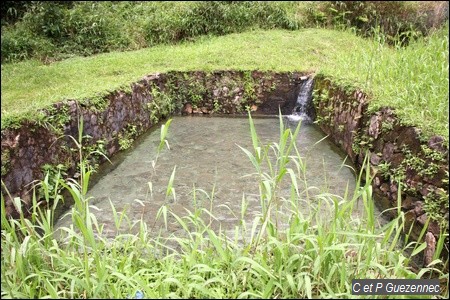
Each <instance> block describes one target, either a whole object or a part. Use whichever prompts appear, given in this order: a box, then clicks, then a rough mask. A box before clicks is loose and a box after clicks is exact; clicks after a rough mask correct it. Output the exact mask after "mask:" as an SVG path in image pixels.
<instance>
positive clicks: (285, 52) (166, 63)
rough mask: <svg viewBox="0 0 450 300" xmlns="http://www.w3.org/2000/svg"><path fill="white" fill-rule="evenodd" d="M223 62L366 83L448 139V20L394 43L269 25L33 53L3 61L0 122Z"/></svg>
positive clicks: (375, 99)
mask: <svg viewBox="0 0 450 300" xmlns="http://www.w3.org/2000/svg"><path fill="white" fill-rule="evenodd" d="M379 37H380V39H381V37H382V35H379ZM218 69H237V70H256V69H258V70H275V71H295V70H303V71H305V70H310V71H316V72H319V73H321V74H324V75H325V76H329V77H332V78H333V81H335V82H340V83H341V84H345V85H350V86H352V87H362V88H364V90H365V91H366V92H367V93H369V94H370V95H371V97H372V102H371V104H370V107H371V108H372V109H377V108H379V107H380V106H385V105H387V106H392V107H394V108H396V112H397V113H398V114H399V116H400V117H401V119H402V120H403V121H404V122H405V123H406V124H413V125H417V126H419V127H420V128H421V129H422V130H423V132H424V135H425V136H429V135H432V134H440V135H442V136H444V137H445V139H446V143H448V101H447V99H448V25H446V26H445V27H443V28H442V29H441V30H439V31H437V32H435V33H434V34H432V35H430V36H429V37H427V38H423V39H420V40H418V41H417V42H414V43H412V44H411V45H410V46H408V47H406V48H397V49H393V48H391V47H389V46H387V45H385V44H384V43H383V41H382V40H381V41H377V40H367V39H362V38H358V37H356V36H355V35H354V34H352V33H351V32H345V31H344V32H343V31H335V30H326V29H302V30H298V31H282V30H271V31H251V32H245V33H240V34H230V35H226V36H223V37H213V38H206V37H205V38H202V39H199V40H197V41H196V42H192V43H191V42H189V43H184V44H181V45H177V46H156V47H152V48H148V49H142V50H138V51H132V52H116V53H109V54H101V55H96V56H92V57H88V58H81V57H77V58H72V59H67V60H64V61H61V62H57V63H54V64H51V65H44V64H42V63H39V62H38V61H34V60H31V61H26V62H21V63H15V64H5V65H2V128H4V127H5V126H9V124H11V123H15V122H17V120H16V119H17V118H25V117H27V116H26V114H33V113H35V111H36V110H37V109H39V108H42V107H45V106H46V105H48V104H50V103H53V102H56V101H60V100H62V99H83V98H91V97H93V96H94V95H95V94H101V93H105V92H107V91H111V90H114V89H118V88H120V87H121V86H125V85H127V84H129V83H131V82H133V81H136V80H138V79H139V78H141V77H142V76H144V75H145V74H149V73H153V72H165V71H169V70H180V71H187V70H206V71H209V70H218ZM31 99H32V101H30V100H31ZM25 103H26V104H25ZM417 107H424V108H426V109H421V110H418V109H417Z"/></svg>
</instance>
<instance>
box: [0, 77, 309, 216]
mask: <svg viewBox="0 0 450 300" xmlns="http://www.w3.org/2000/svg"><path fill="white" fill-rule="evenodd" d="M302 76H305V74H304V73H274V72H260V71H216V72H200V71H196V72H168V73H165V74H153V75H149V76H146V77H144V78H142V79H141V80H139V81H138V82H135V83H133V84H131V86H130V88H129V89H122V90H118V91H114V92H111V93H109V94H107V95H104V96H99V97H95V98H92V99H85V100H83V101H76V100H68V101H63V102H59V103H55V104H54V105H52V106H50V107H48V108H47V109H44V110H42V111H41V112H40V114H41V117H40V118H39V121H29V120H28V121H23V122H22V123H21V124H19V126H15V127H14V128H8V129H5V130H2V132H1V139H2V142H1V149H2V180H3V182H4V185H2V193H3V195H4V196H5V199H6V201H5V202H6V203H5V204H6V210H7V213H8V214H9V215H11V216H13V217H17V215H18V214H17V211H16V210H15V208H14V206H13V201H11V198H13V197H16V196H18V197H21V199H22V200H23V202H24V204H25V205H26V206H29V204H30V202H31V195H32V194H31V190H32V186H33V185H32V184H30V183H31V182H32V181H34V180H41V179H43V176H44V172H43V168H46V169H47V170H50V171H51V172H57V170H58V168H59V170H61V171H63V172H64V173H65V177H75V178H76V177H77V176H78V171H77V162H78V161H79V151H78V147H77V144H76V143H75V141H74V139H75V140H76V141H77V142H79V139H78V136H79V132H78V128H79V126H78V124H79V122H80V120H81V118H80V117H82V120H83V126H82V128H83V131H82V135H83V136H84V138H83V139H82V144H83V149H82V152H83V153H84V157H88V153H91V152H92V151H99V152H102V153H104V154H105V155H106V156H108V157H111V156H112V155H114V154H115V153H117V152H118V151H120V150H121V149H126V148H128V147H130V146H131V145H132V142H133V140H134V139H135V138H136V137H137V136H139V135H141V134H142V133H143V132H145V131H146V130H148V129H149V128H150V127H152V126H153V125H154V124H156V123H157V122H158V121H159V120H160V119H162V118H164V117H167V116H169V115H171V114H173V113H182V114H190V113H192V114H246V113H247V109H250V110H251V111H252V112H253V113H254V114H258V113H259V114H275V115H278V107H280V108H281V111H282V113H283V114H289V113H290V112H291V111H292V109H293V107H294V105H295V101H296V96H297V94H298V87H299V85H300V82H301V79H305V78H302ZM69 136H72V137H73V138H74V139H72V138H70V137H69ZM89 158H90V160H91V163H93V164H95V163H100V162H102V161H103V160H104V158H103V157H102V156H101V155H98V154H97V155H90V156H89ZM5 187H6V189H7V190H6V189H5Z"/></svg>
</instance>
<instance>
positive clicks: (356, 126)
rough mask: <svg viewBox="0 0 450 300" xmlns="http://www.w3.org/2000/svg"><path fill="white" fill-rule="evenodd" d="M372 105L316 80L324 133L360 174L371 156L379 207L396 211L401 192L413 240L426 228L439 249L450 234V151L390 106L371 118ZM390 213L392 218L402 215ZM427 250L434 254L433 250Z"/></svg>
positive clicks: (356, 92)
mask: <svg viewBox="0 0 450 300" xmlns="http://www.w3.org/2000/svg"><path fill="white" fill-rule="evenodd" d="M367 102H368V99H367V96H366V95H365V94H364V93H363V92H361V91H359V90H354V89H352V88H345V87H342V86H338V85H336V84H333V83H332V81H331V80H330V79H327V78H324V77H323V76H316V77H315V92H314V103H315V106H316V111H317V116H318V117H317V119H316V122H317V123H318V124H319V126H320V128H321V129H322V130H323V131H324V132H325V133H327V134H328V135H329V137H330V139H332V140H333V141H334V143H336V144H337V145H339V146H340V147H341V149H343V150H344V151H345V152H346V153H347V155H348V156H349V157H350V158H351V159H352V160H353V162H354V163H355V164H356V166H357V167H358V168H359V169H361V168H362V166H363V163H364V159H365V157H366V154H367V155H368V156H367V157H368V159H369V163H370V170H371V176H372V177H373V180H372V182H371V184H372V187H373V192H374V194H375V201H376V202H377V205H378V207H380V208H381V209H382V210H384V209H388V208H393V207H397V199H398V194H399V193H400V195H401V210H402V211H404V212H405V217H406V221H407V225H406V230H407V231H408V230H409V229H410V227H411V225H412V224H414V226H413V227H412V232H411V235H412V238H413V239H414V240H417V239H418V238H419V235H420V232H421V231H422V229H423V227H424V226H426V227H427V228H426V234H425V235H424V237H426V239H427V243H428V247H429V248H430V247H434V246H433V245H435V243H436V240H437V239H438V238H439V234H440V230H445V231H446V232H447V233H448V147H446V146H445V145H444V144H443V138H442V137H440V136H433V137H431V138H428V139H426V138H424V137H423V136H422V135H421V131H420V129H419V128H416V127H413V126H406V125H403V124H402V123H401V120H400V119H399V118H398V117H397V116H396V115H395V111H394V110H392V109H390V108H388V107H385V108H382V109H380V110H379V111H376V112H373V113H369V112H368V110H367ZM399 184H401V186H400V192H399ZM388 213H389V214H390V216H392V217H393V216H395V215H396V213H397V211H396V210H392V209H391V210H389V212H388ZM427 250H430V251H429V253H433V251H432V250H433V249H427ZM427 259H428V260H430V259H431V258H430V257H428V258H427V257H425V260H427Z"/></svg>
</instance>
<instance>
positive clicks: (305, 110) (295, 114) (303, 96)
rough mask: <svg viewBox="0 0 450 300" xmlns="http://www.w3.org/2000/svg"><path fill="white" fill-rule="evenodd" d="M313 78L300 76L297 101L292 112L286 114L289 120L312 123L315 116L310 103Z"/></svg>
mask: <svg viewBox="0 0 450 300" xmlns="http://www.w3.org/2000/svg"><path fill="white" fill-rule="evenodd" d="M313 85H314V79H313V78H312V77H302V78H301V83H300V91H299V93H298V96H297V102H296V103H295V107H294V109H293V110H292V113H291V114H290V115H289V116H287V118H288V119H289V121H293V122H299V121H302V122H303V123H312V122H313V120H314V118H315V112H314V105H313V103H312V92H313Z"/></svg>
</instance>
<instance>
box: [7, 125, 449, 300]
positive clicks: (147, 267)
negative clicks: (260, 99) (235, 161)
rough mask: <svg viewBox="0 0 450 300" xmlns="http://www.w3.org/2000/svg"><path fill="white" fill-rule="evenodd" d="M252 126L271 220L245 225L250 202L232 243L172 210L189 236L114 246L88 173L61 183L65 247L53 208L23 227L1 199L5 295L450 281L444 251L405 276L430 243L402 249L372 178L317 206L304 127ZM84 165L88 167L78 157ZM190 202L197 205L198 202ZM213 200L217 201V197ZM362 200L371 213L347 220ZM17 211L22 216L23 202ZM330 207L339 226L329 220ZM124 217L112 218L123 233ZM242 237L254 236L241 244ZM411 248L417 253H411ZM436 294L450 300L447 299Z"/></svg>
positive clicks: (201, 294) (299, 291)
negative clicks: (66, 203)
mask: <svg viewBox="0 0 450 300" xmlns="http://www.w3.org/2000/svg"><path fill="white" fill-rule="evenodd" d="M249 123H250V132H251V136H252V145H253V149H242V150H243V151H244V152H245V153H246V154H247V156H248V157H249V161H250V162H251V163H252V164H253V166H254V167H255V174H254V175H255V176H256V177H257V178H258V180H256V181H255V184H257V185H258V186H259V187H260V195H259V196H260V201H261V202H262V203H261V204H262V205H261V206H262V211H261V212H260V214H259V215H258V216H256V217H255V218H254V220H253V222H252V223H251V224H248V223H246V222H245V221H244V216H245V214H246V213H247V212H246V201H247V199H246V197H245V194H244V197H243V203H242V207H241V211H240V212H239V215H240V216H242V218H241V222H240V224H239V225H238V226H236V228H235V232H234V236H229V235H226V234H225V233H224V232H223V231H221V230H220V227H219V229H218V230H213V229H212V226H211V222H214V220H215V219H216V217H215V216H214V213H213V212H212V211H211V210H210V209H208V208H205V207H199V206H196V207H195V210H194V211H192V212H191V211H187V215H186V216H176V215H175V214H173V213H172V212H171V211H170V208H169V207H166V209H165V210H164V211H165V213H166V214H170V215H172V216H174V219H175V220H176V221H175V222H177V223H178V224H179V225H181V226H182V228H184V234H181V235H175V234H172V235H170V236H168V237H162V236H161V234H158V232H152V231H151V229H149V228H148V227H147V225H146V224H145V222H143V221H142V220H138V221H137V222H135V223H134V226H136V227H137V228H138V229H139V230H138V232H137V233H136V234H119V235H117V236H116V237H115V238H114V239H112V240H111V239H109V240H108V239H106V238H105V237H103V236H102V226H101V224H98V223H97V221H96V218H95V214H93V213H92V212H93V211H94V209H95V207H94V206H92V205H90V200H91V199H90V198H89V197H88V196H87V195H86V192H87V186H88V183H89V176H90V173H91V172H92V170H91V169H89V167H88V166H86V165H84V168H83V170H82V176H81V179H80V181H79V182H77V181H74V180H69V181H68V182H64V181H61V180H58V183H59V184H61V185H62V186H63V187H65V188H66V189H67V190H68V191H69V192H70V193H71V194H72V196H73V197H74V200H75V205H74V206H73V208H72V210H71V212H70V215H71V217H72V220H73V225H71V226H70V228H61V229H60V231H61V232H62V235H61V236H60V237H59V238H57V237H56V234H55V231H54V228H53V225H52V222H51V220H52V218H53V208H54V207H55V206H56V205H57V204H56V203H54V205H53V207H43V206H38V205H34V206H33V212H32V217H31V218H30V219H25V218H24V217H23V214H21V218H20V219H17V220H8V219H7V218H6V214H5V207H4V201H3V199H2V206H1V218H2V223H1V224H2V232H1V235H2V238H1V249H2V260H1V267H2V268H1V295H2V298H29V297H30V298H44V297H45V298H47V297H51V298H69V297H70V298H107V297H108V298H125V297H127V298H131V297H133V296H134V298H139V297H141V296H143V297H145V298H305V297H308V298H312V297H321V298H329V297H333V298H350V297H352V295H351V289H350V288H351V280H352V279H354V278H380V277H381V278H408V279H416V278H429V276H430V275H429V274H430V271H434V272H435V274H436V275H437V276H439V278H440V279H441V280H443V281H445V282H448V273H443V272H441V271H439V270H438V268H439V266H441V264H442V263H448V262H442V261H440V260H439V259H437V257H439V252H440V251H441V250H442V244H441V245H439V246H438V249H437V253H436V256H435V258H436V259H435V260H434V261H433V262H432V263H431V264H430V266H429V267H428V268H425V269H422V270H421V271H420V272H419V273H414V272H413V271H412V270H411V269H410V268H409V267H408V263H409V261H410V260H411V258H412V257H414V256H415V255H418V254H419V253H421V252H422V251H423V249H424V243H416V242H408V238H407V237H406V242H405V245H406V246H405V247H404V249H401V248H399V247H398V242H399V237H400V234H401V232H402V231H403V229H404V214H403V212H401V211H400V209H399V215H398V217H397V218H395V219H394V220H392V221H391V222H390V223H388V224H386V225H385V226H384V227H382V228H378V226H376V220H375V218H374V217H373V213H374V211H373V201H372V189H371V185H370V180H371V178H369V177H368V174H369V172H366V177H365V178H364V179H365V182H366V183H365V184H364V185H362V186H359V183H361V181H362V179H363V178H362V175H360V176H359V178H358V185H357V186H358V188H357V189H356V190H355V191H353V192H351V191H348V192H347V193H346V195H344V196H343V197H342V196H338V195H331V194H320V195H318V196H316V198H314V199H309V198H308V194H307V193H305V191H304V190H300V189H298V186H299V182H303V176H304V171H305V169H304V166H305V165H304V163H303V162H302V159H301V153H299V149H297V147H296V135H297V133H298V130H299V128H300V125H299V127H297V129H296V130H295V132H292V131H291V130H290V129H286V128H284V124H283V122H282V120H281V116H280V139H279V141H277V142H271V143H270V144H266V145H264V144H261V142H260V140H259V138H258V136H257V133H256V130H255V127H254V125H253V121H252V119H251V116H250V117H249ZM169 125H170V123H168V124H166V126H165V127H163V128H162V132H161V144H160V145H163V144H164V143H165V135H166V134H167V130H168V126H169ZM81 146H82V145H80V144H78V147H80V148H81ZM159 150H161V149H159ZM270 153H272V154H273V155H275V159H272V158H273V157H271V155H272V154H270ZM158 154H159V151H158ZM80 162H82V163H81V165H82V166H83V158H81V157H80ZM367 166H368V165H367ZM283 178H285V179H287V180H290V181H291V183H292V184H291V187H292V188H291V196H290V197H288V198H282V197H279V196H277V195H278V189H279V182H280V181H281V180H282V179H283ZM45 184H46V183H45V182H41V183H40V185H45ZM169 188H172V187H168V189H169ZM55 190H56V189H55ZM58 195H59V194H56V196H58ZM2 197H3V196H2ZM193 197H194V199H193V200H194V202H195V193H193ZM210 197H211V201H214V197H213V194H211V195H210ZM57 199H59V201H62V198H61V197H57ZM47 200H48V199H47ZM299 201H308V203H311V207H312V208H313V209H312V211H315V213H314V212H313V213H312V214H310V215H303V214H302V212H301V211H300V210H299V209H298V204H299ZM56 202H57V201H56ZM281 202H285V204H286V205H288V207H291V210H290V213H289V215H290V216H289V221H288V223H289V226H288V227H287V228H282V227H279V226H278V222H277V215H276V213H275V212H276V211H277V209H276V208H277V206H278V205H280V203H281ZM358 202H359V203H362V204H363V205H364V208H365V214H364V215H363V216H361V217H360V218H353V217H349V216H351V215H352V214H351V211H352V209H353V207H354V206H355V205H357V203H358ZM16 205H17V207H18V208H19V209H20V207H21V206H20V199H16ZM321 207H322V208H326V209H327V210H328V211H329V213H330V214H331V215H332V216H333V218H324V217H323V215H322V214H321V213H319V212H320V211H321V210H320V208H321ZM112 209H113V210H114V207H113V206H112ZM114 211H115V210H114ZM123 218H124V216H122V215H120V214H118V213H117V214H115V223H116V224H117V229H119V226H120V223H121V220H122V219H123ZM125 218H126V217H125ZM166 220H167V219H165V221H164V222H166V223H167V221H166ZM422 234H423V232H422ZM239 236H250V238H248V239H242V240H239ZM440 240H443V238H442V239H440ZM407 248H408V249H410V250H411V251H412V254H411V256H409V255H408V256H405V254H404V252H403V250H405V249H407ZM372 297H373V296H370V298H372ZM385 297H386V296H381V297H380V298H385ZM394 297H395V298H397V297H398V296H394ZM438 297H443V298H444V297H445V298H448V290H444V291H443V292H442V294H441V295H440V296H438ZM358 298H359V296H358ZM388 298H389V297H388ZM430 298H431V297H430Z"/></svg>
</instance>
